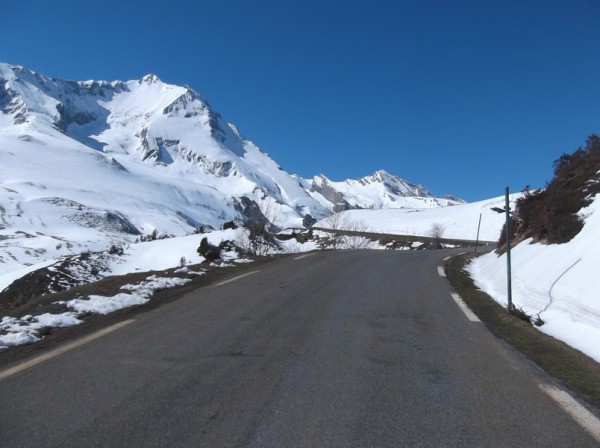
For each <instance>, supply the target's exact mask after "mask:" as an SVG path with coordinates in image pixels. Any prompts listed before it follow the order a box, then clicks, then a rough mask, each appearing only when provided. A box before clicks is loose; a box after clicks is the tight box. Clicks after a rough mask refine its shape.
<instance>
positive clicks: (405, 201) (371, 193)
mask: <svg viewBox="0 0 600 448" xmlns="http://www.w3.org/2000/svg"><path fill="white" fill-rule="evenodd" d="M301 182H302V185H303V186H304V188H305V189H306V191H308V192H309V194H310V195H311V196H312V197H313V198H314V199H315V200H316V201H317V202H319V203H320V204H322V205H323V206H324V207H326V208H328V209H329V210H331V211H332V212H341V211H344V210H351V209H388V208H391V209H400V208H430V207H446V206H448V205H456V204H460V203H462V202H463V201H461V200H460V199H456V198H438V197H435V196H434V195H433V194H431V192H429V190H427V188H425V187H424V186H422V185H415V184H412V183H410V182H407V181H405V180H404V179H400V178H399V177H397V176H393V175H391V174H389V173H388V172H386V171H384V170H379V171H376V172H375V173H373V174H372V175H371V176H365V177H362V178H360V179H347V180H345V181H342V182H334V181H332V180H330V179H328V178H327V177H326V176H325V175H323V174H320V175H318V176H315V177H314V178H312V179H301Z"/></svg>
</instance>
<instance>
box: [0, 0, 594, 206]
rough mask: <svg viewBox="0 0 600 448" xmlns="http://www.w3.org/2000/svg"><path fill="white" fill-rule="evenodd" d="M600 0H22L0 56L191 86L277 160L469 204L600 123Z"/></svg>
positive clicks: (524, 180)
mask: <svg viewBox="0 0 600 448" xmlns="http://www.w3.org/2000/svg"><path fill="white" fill-rule="evenodd" d="M599 23H600V1H598V0H561V1H556V0H539V1H531V0H518V1H513V0H503V1H500V0H498V1H493V0H472V1H470V0H469V1H461V0H446V1H442V0H438V1H435V0H407V1H404V0H387V1H386V0H337V1H334V0H329V1H328V0H316V1H314V0H269V1H267V0H210V1H208V0H206V1H205V0H197V1H181V0H170V1H158V0H157V1H147V0H146V1H138V0H134V1H113V0H108V1H94V2H84V1H79V2H78V1H75V0H73V1H65V0H53V1H41V0H28V1H23V2H18V1H11V2H6V3H4V4H3V5H2V19H1V26H0V60H1V61H2V62H8V63H11V64H19V65H23V66H25V67H27V68H30V69H32V70H35V71H37V72H39V73H41V74H43V75H46V76H51V77H57V78H66V79H75V80H84V79H105V80H115V79H122V80H128V79H137V78H140V77H141V76H143V75H145V74H147V73H154V74H156V75H158V76H159V77H160V78H161V79H162V80H163V81H165V82H169V83H174V84H188V85H189V86H191V87H192V88H193V89H194V90H196V91H197V92H198V93H200V94H201V95H202V96H204V97H205V98H206V99H207V100H208V101H209V103H210V104H211V105H212V106H213V108H214V109H216V110H217V111H218V112H219V113H220V114H221V115H222V116H223V117H224V118H225V119H226V120H227V121H229V122H231V123H234V124H236V125H237V126H238V127H239V128H240V130H241V132H242V133H243V134H244V136H246V137H247V138H249V139H251V140H253V141H254V142H255V143H256V144H257V145H258V146H259V147H260V148H261V149H262V150H263V151H265V152H267V153H268V154H270V155H271V156H272V157H273V158H274V159H275V160H276V161H277V162H278V163H280V164H281V165H282V166H283V168H284V169H285V170H286V171H288V172H290V173H296V174H300V175H302V176H304V177H310V176H313V175H315V174H318V173H320V172H322V173H324V174H326V175H327V176H328V177H330V178H332V179H333V180H342V179H345V178H349V177H360V176H364V175H367V174H370V173H372V172H373V171H374V170H376V169H385V170H387V171H389V172H391V173H393V174H396V175H398V176H400V177H402V178H404V179H406V180H409V181H411V182H416V183H421V184H424V185H425V186H427V187H428V188H429V189H430V190H432V192H433V193H435V194H438V195H444V194H454V195H457V196H460V197H462V198H464V199H466V200H469V201H473V200H478V199H485V198H489V197H492V196H499V195H501V194H503V191H504V187H505V186H506V185H510V186H511V189H512V190H515V191H517V190H521V189H522V188H523V187H524V186H525V185H527V184H529V185H531V187H532V188H536V187H543V186H544V185H545V183H546V181H548V180H550V178H551V175H552V162H553V161H554V159H556V158H557V157H558V156H560V155H561V154H562V153H563V152H571V151H573V150H575V149H577V147H579V146H581V145H583V143H584V141H585V138H586V137H587V136H588V135H589V134H592V133H600V106H599V105H600V57H599V56H600V26H599Z"/></svg>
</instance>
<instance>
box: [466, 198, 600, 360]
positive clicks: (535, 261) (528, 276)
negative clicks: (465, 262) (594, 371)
mask: <svg viewBox="0 0 600 448" xmlns="http://www.w3.org/2000/svg"><path fill="white" fill-rule="evenodd" d="M580 215H581V216H583V217H585V225H584V227H583V229H582V230H581V232H580V233H579V234H578V235H577V236H576V237H575V238H573V239H572V240H571V241H570V242H568V243H565V244H552V245H544V244H539V243H538V244H532V241H531V240H526V241H523V242H522V243H520V244H519V245H517V246H516V247H514V248H513V249H512V252H511V261H512V274H513V276H512V289H513V291H512V297H513V303H514V305H515V306H517V307H519V308H522V309H523V310H524V311H525V312H526V313H528V314H530V315H533V316H537V315H539V316H540V318H541V319H542V320H543V321H544V322H545V324H544V325H543V326H541V327H540V330H541V331H543V332H544V333H547V334H549V335H551V336H554V337H556V338H557V339H560V340H562V341H564V342H566V343H567V344H569V345H571V346H572V347H575V348H577V349H578V350H581V351H582V352H584V353H585V354H587V355H589V356H590V357H592V358H594V359H595V360H596V361H598V362H600V288H598V277H596V276H597V275H598V267H599V266H600V238H599V236H600V196H596V197H595V199H594V202H593V203H592V204H591V205H590V206H589V207H587V208H585V209H583V210H581V212H580ZM468 270H469V272H470V274H471V276H472V277H473V279H474V280H475V284H476V285H477V286H478V287H479V288H480V289H482V290H483V291H484V292H486V293H487V294H489V295H490V296H492V297H493V298H494V300H496V301H497V302H498V303H500V304H501V305H503V306H506V303H507V281H506V255H501V256H498V255H497V254H495V253H490V254H487V255H484V256H482V257H479V258H477V259H475V260H474V261H473V262H472V263H471V264H470V266H469V267H468Z"/></svg>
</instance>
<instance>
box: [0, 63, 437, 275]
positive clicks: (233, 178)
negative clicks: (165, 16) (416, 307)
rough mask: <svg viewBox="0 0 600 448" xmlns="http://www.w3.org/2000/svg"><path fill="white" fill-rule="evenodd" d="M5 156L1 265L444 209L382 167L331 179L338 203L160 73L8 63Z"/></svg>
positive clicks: (1, 95) (2, 121) (3, 80)
mask: <svg viewBox="0 0 600 448" xmlns="http://www.w3.org/2000/svg"><path fill="white" fill-rule="evenodd" d="M0 157H1V158H2V163H1V164H0V232H1V233H0V263H3V262H4V263H6V262H9V261H10V262H11V263H12V262H17V263H20V264H25V265H27V264H34V263H37V262H39V261H40V259H46V258H48V257H51V256H52V257H54V256H63V255H68V254H72V253H78V251H82V250H105V249H106V248H107V247H110V246H111V245H113V244H115V243H123V242H128V241H129V242H131V241H132V239H133V238H135V235H149V234H153V233H158V234H159V235H160V234H162V235H174V236H181V235H186V234H190V233H193V232H194V231H196V229H198V228H200V227H203V228H218V227H220V226H221V225H222V224H223V223H224V222H226V221H232V220H233V221H237V222H239V223H243V222H244V221H247V220H248V219H266V220H267V221H268V222H270V223H271V224H272V226H273V227H274V228H283V227H298V228H300V227H303V225H305V224H309V223H310V222H312V220H314V219H320V218H323V217H325V216H327V215H329V214H331V213H332V212H335V211H338V209H339V208H340V207H342V206H343V207H345V209H348V208H377V207H385V206H396V207H398V206H400V207H403V206H406V207H427V206H439V205H444V204H442V202H441V201H440V200H439V199H437V198H433V197H430V196H427V197H424V198H420V197H419V196H418V194H420V193H427V194H429V193H428V191H427V190H426V189H425V188H424V187H421V186H416V185H414V184H410V183H407V182H405V181H402V180H401V179H399V178H396V177H395V176H391V175H389V174H388V173H385V174H384V172H383V171H381V172H376V173H374V175H373V176H374V177H373V178H372V179H371V180H365V179H367V177H368V176H367V177H365V178H363V180H362V181H360V180H359V181H354V180H348V181H345V182H339V183H338V182H333V181H329V180H327V184H328V185H329V186H330V187H331V192H330V193H331V196H332V198H333V199H334V202H331V201H329V200H328V199H327V198H326V196H324V195H323V194H322V192H319V191H317V190H318V188H317V187H316V186H315V188H312V184H313V183H314V184H315V185H317V184H318V183H319V182H316V183H315V179H313V180H312V181H310V182H309V181H307V180H304V179H301V178H299V177H298V176H293V175H290V174H289V173H287V172H286V171H284V170H283V169H282V168H281V167H280V166H279V165H278V164H277V163H276V162H275V161H274V160H273V159H272V158H270V157H269V156H268V155H267V154H266V153H264V152H263V151H261V150H260V148H259V147H258V146H257V145H255V144H254V143H253V142H252V141H250V140H248V139H246V138H244V137H243V136H242V134H241V133H240V131H239V130H238V128H237V127H235V126H234V125H232V124H230V123H228V122H226V121H225V120H224V119H223V118H222V116H221V115H220V114H219V113H218V112H216V111H215V110H214V109H212V108H211V107H210V105H209V104H208V102H207V101H206V100H205V99H204V98H203V97H202V96H201V95H199V94H198V93H196V92H195V91H194V90H193V89H191V88H190V87H189V86H177V85H171V84H167V83H165V82H163V81H162V80H161V79H160V78H159V77H158V76H156V75H153V74H147V75H145V76H143V77H142V78H140V79H139V80H130V81H94V80H88V81H71V80H60V79H57V78H51V77H45V76H43V75H40V74H38V73H36V72H34V71H31V70H29V69H27V68H24V67H22V66H13V65H9V64H5V63H0ZM315 178H316V177H315ZM376 178H377V179H376ZM384 178H385V179H384ZM322 179H326V178H325V176H323V177H322ZM323 182H324V181H323ZM323 182H321V183H323ZM386 182H387V184H386ZM384 184H385V185H384ZM411 185H412V187H411ZM411 188H412V189H413V190H411ZM394 189H396V190H394ZM403 189H404V190H403ZM402 191H404V193H406V194H409V195H410V197H407V198H404V199H403V198H402V197H401V196H400V195H398V194H396V193H401V192H402ZM336 192H337V193H336ZM338 196H339V199H340V200H339V201H338V202H339V204H336V203H335V200H336V199H335V198H336V197H338ZM402 201H405V202H402ZM340 204H341V205H340ZM257 213H258V214H259V215H260V214H262V215H263V216H262V217H261V216H257ZM252 217H254V218H252Z"/></svg>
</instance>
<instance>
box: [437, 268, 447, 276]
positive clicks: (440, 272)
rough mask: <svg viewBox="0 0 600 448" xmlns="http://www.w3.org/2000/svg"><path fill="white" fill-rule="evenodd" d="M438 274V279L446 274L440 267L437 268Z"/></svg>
mask: <svg viewBox="0 0 600 448" xmlns="http://www.w3.org/2000/svg"><path fill="white" fill-rule="evenodd" d="M438 274H440V277H445V276H446V272H445V271H444V268H443V267H442V266H438Z"/></svg>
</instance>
